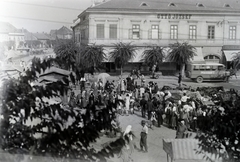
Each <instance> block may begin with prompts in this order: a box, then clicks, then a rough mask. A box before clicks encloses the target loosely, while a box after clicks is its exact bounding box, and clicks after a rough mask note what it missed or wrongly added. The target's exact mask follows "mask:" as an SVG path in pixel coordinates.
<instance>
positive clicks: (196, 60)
mask: <svg viewBox="0 0 240 162" xmlns="http://www.w3.org/2000/svg"><path fill="white" fill-rule="evenodd" d="M195 53H196V56H194V57H193V59H192V62H193V63H199V64H202V63H205V60H204V58H203V52H202V48H201V47H196V52H195Z"/></svg>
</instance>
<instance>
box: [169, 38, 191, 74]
mask: <svg viewBox="0 0 240 162" xmlns="http://www.w3.org/2000/svg"><path fill="white" fill-rule="evenodd" d="M195 50H196V48H195V47H194V46H192V45H190V44H188V43H187V42H183V43H179V42H177V43H175V44H171V45H170V50H169V54H168V56H167V60H168V61H171V62H176V63H177V64H178V65H180V66H181V70H182V73H183V74H184V70H185V69H184V65H186V64H187V63H189V62H190V61H191V59H193V57H194V56H195V55H196V53H195ZM183 76H184V75H183Z"/></svg>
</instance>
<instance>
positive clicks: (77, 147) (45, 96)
mask: <svg viewBox="0 0 240 162" xmlns="http://www.w3.org/2000/svg"><path fill="white" fill-rule="evenodd" d="M53 61H55V60H54V59H53V58H49V59H47V60H43V61H42V62H41V61H40V59H37V58H35V59H34V61H33V62H32V66H31V68H29V69H27V70H26V72H25V74H22V75H21V76H20V77H19V79H9V80H7V81H6V82H5V83H4V86H3V90H2V96H3V97H2V99H1V103H2V106H1V114H0V116H3V118H1V121H0V146H1V148H2V149H3V150H5V151H8V152H10V153H25V154H33V155H44V156H47V155H51V156H53V157H59V158H74V159H79V160H84V161H98V160H101V161H106V158H107V157H111V156H113V154H114V153H116V152H119V151H120V149H121V147H122V146H123V145H124V144H125V142H124V140H123V139H122V138H119V139H117V140H116V141H114V142H111V143H110V144H109V145H108V146H106V147H103V148H102V149H101V150H100V151H97V150H96V149H95V148H93V147H92V146H91V145H90V144H91V143H92V142H95V141H96V139H97V138H99V135H100V131H102V130H109V129H112V126H111V121H112V120H113V119H114V111H113V108H112V106H111V105H109V106H108V107H103V108H101V109H96V108H95V105H93V106H88V107H87V109H81V108H80V107H78V106H76V107H71V106H70V105H65V104H62V103H61V101H59V99H60V98H61V96H63V95H64V94H66V93H67V90H68V89H69V83H70V82H71V81H73V80H74V79H75V77H74V76H73V75H72V74H70V75H71V77H70V78H71V80H69V78H68V77H64V78H62V79H61V80H58V81H56V82H52V83H49V84H44V85H42V84H35V85H32V83H34V81H35V80H36V79H38V74H39V73H41V72H44V71H45V70H46V69H47V68H48V67H50V66H51V64H52V62H53Z"/></svg>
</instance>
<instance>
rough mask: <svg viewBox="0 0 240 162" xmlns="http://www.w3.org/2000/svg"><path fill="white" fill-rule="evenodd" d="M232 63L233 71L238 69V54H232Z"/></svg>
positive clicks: (239, 60) (239, 56) (239, 64)
mask: <svg viewBox="0 0 240 162" xmlns="http://www.w3.org/2000/svg"><path fill="white" fill-rule="evenodd" d="M232 63H233V69H239V66H240V52H238V53H233V57H232Z"/></svg>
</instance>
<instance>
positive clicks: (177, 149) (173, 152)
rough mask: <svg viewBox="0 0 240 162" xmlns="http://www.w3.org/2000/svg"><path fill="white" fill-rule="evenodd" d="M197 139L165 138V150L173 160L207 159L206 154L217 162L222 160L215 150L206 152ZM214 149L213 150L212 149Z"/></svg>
mask: <svg viewBox="0 0 240 162" xmlns="http://www.w3.org/2000/svg"><path fill="white" fill-rule="evenodd" d="M198 144H199V141H198V140H197V139H191V138H189V139H187V138H186V139H163V150H164V151H165V152H166V153H167V156H170V157H171V159H172V160H184V161H187V160H191V161H192V160H197V161H206V159H204V156H205V155H206V156H207V157H209V158H210V159H211V160H213V161H215V162H220V161H222V160H221V158H220V157H219V155H218V154H215V153H214V152H204V153H200V152H199V151H203V150H201V149H200V148H199V145H198ZM212 151H213V150H212Z"/></svg>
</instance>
